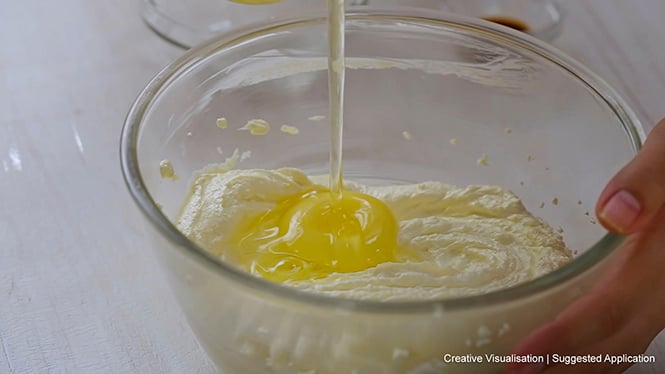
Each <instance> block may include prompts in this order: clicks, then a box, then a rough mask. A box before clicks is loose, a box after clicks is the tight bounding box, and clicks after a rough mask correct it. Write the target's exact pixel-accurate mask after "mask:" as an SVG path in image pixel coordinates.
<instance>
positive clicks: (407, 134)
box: [402, 131, 412, 140]
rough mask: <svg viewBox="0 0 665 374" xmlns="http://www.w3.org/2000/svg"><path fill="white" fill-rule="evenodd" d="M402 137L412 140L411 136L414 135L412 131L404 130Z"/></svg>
mask: <svg viewBox="0 0 665 374" xmlns="http://www.w3.org/2000/svg"><path fill="white" fill-rule="evenodd" d="M402 137H403V138H404V139H405V140H411V137H412V136H411V133H410V132H408V131H402Z"/></svg>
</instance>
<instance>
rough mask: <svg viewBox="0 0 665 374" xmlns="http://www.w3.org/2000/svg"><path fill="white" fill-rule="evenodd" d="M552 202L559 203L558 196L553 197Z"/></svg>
mask: <svg viewBox="0 0 665 374" xmlns="http://www.w3.org/2000/svg"><path fill="white" fill-rule="evenodd" d="M552 204H554V205H559V198H558V197H555V198H554V199H552Z"/></svg>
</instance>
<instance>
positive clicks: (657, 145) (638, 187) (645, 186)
mask: <svg viewBox="0 0 665 374" xmlns="http://www.w3.org/2000/svg"><path fill="white" fill-rule="evenodd" d="M664 203H665V119H664V120H662V121H660V123H659V124H658V125H656V127H655V128H654V129H653V130H652V131H651V133H650V134H649V136H648V138H647V140H646V142H645V143H644V147H643V148H642V150H641V151H640V152H639V153H638V154H637V156H635V158H634V159H633V160H632V161H631V162H630V163H628V165H626V166H625V167H624V168H623V169H621V170H620V171H619V172H618V173H617V174H616V175H615V176H614V178H612V180H610V182H609V183H608V184H607V186H606V187H605V189H604V190H603V192H602V193H601V195H600V198H599V199H598V204H597V205H596V215H597V216H598V219H599V220H600V222H601V223H602V224H603V225H604V226H605V227H606V228H607V229H608V230H610V231H612V232H615V233H618V234H630V233H633V232H636V231H639V230H640V229H641V228H643V227H644V226H645V225H646V224H647V223H648V222H650V221H651V219H652V218H653V216H654V215H655V214H656V212H658V211H659V210H660V208H661V207H662V206H663V204H664Z"/></svg>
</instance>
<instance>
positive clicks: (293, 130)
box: [279, 125, 300, 135]
mask: <svg viewBox="0 0 665 374" xmlns="http://www.w3.org/2000/svg"><path fill="white" fill-rule="evenodd" d="M279 131H281V132H283V133H285V134H289V135H298V134H299V133H300V130H299V129H298V128H297V127H295V126H289V125H282V126H281V127H280V128H279Z"/></svg>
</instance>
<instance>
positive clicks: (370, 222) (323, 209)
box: [232, 188, 398, 282]
mask: <svg viewBox="0 0 665 374" xmlns="http://www.w3.org/2000/svg"><path fill="white" fill-rule="evenodd" d="M397 230H398V225H397V221H396V220H395V218H394V217H393V215H392V213H391V212H390V210H389V209H388V207H387V206H386V205H385V204H384V203H383V202H381V201H380V200H378V199H376V198H373V197H371V196H367V195H364V194H360V193H357V192H351V191H345V192H344V194H343V195H342V197H341V198H337V197H334V196H333V195H332V193H331V192H330V191H328V190H325V189H323V188H320V189H315V190H310V191H307V192H305V193H303V194H300V195H297V196H292V197H289V198H287V199H285V200H283V201H281V202H280V203H279V204H278V205H277V206H276V207H275V208H274V209H272V210H270V211H269V212H267V213H265V214H264V215H262V216H260V217H256V218H254V219H253V220H251V221H250V222H248V224H247V225H246V226H245V227H241V228H240V230H238V232H237V237H234V238H232V240H233V241H234V242H235V243H238V246H237V249H236V250H235V251H234V252H233V253H232V256H234V258H233V260H234V261H237V262H238V263H241V264H244V265H246V266H248V268H249V271H250V272H251V273H253V274H256V275H260V276H261V277H262V278H266V279H270V280H273V281H277V282H282V281H286V280H303V279H315V278H321V277H324V276H326V275H328V274H331V273H337V272H338V273H345V272H354V271H360V270H364V269H367V268H370V267H373V266H376V265H378V264H380V263H383V262H389V261H395V260H396V249H397V248H396V242H397Z"/></svg>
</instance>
